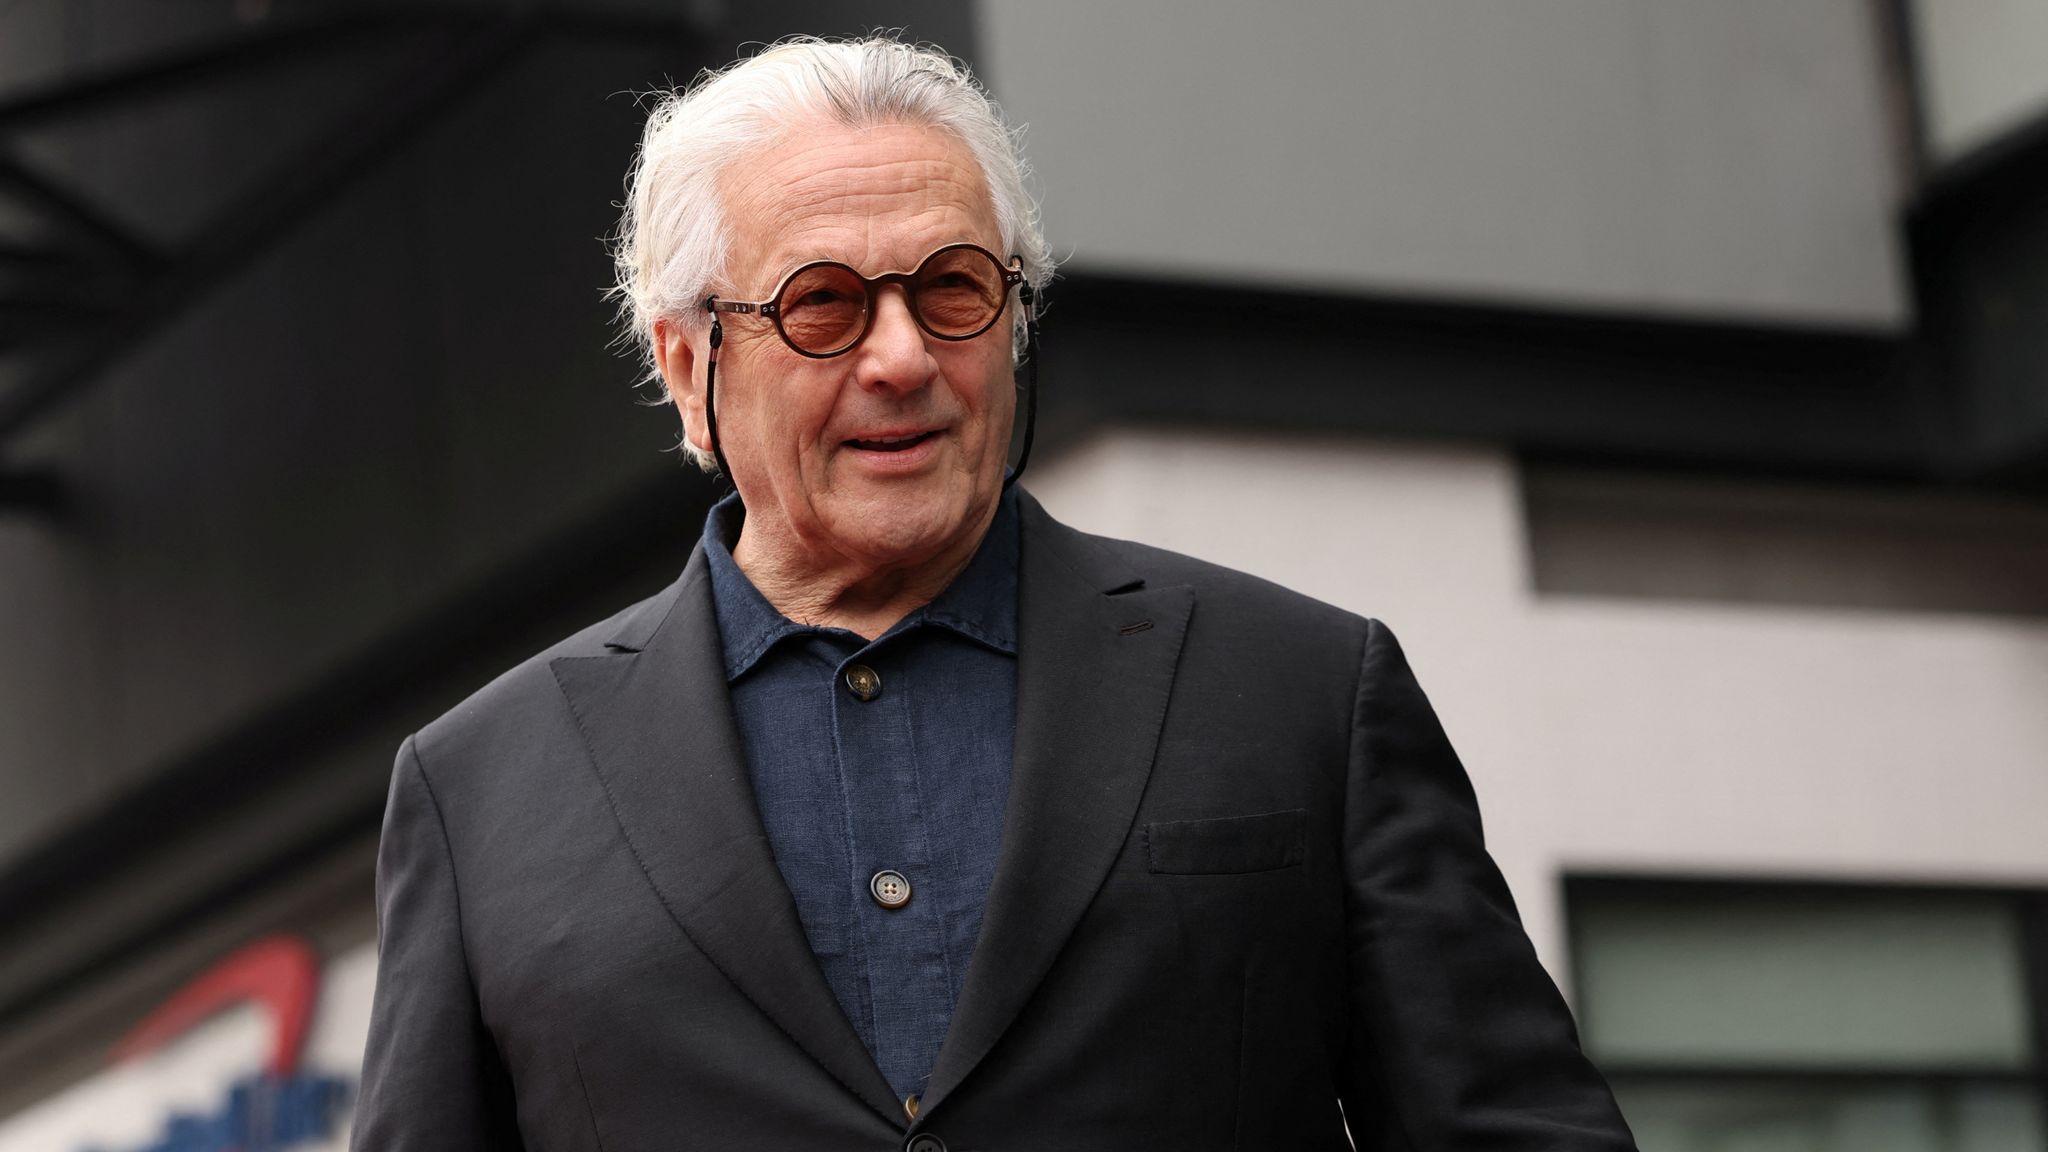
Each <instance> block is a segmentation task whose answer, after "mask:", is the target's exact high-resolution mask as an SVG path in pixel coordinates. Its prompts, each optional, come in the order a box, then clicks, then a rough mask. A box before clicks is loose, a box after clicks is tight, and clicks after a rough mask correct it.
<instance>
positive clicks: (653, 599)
mask: <svg viewBox="0 0 2048 1152" xmlns="http://www.w3.org/2000/svg"><path fill="white" fill-rule="evenodd" d="M682 583H683V581H682V580H681V579H678V580H677V581H676V582H675V583H672V584H670V585H669V586H668V587H666V588H664V589H662V590H661V591H660V592H657V593H655V594H654V595H652V596H649V597H648V598H647V599H645V600H641V601H639V602H637V603H635V604H632V605H629V606H628V607H626V608H623V609H621V610H619V611H618V612H615V613H613V614H612V615H610V616H608V617H606V618H605V619H603V620H600V621H598V622H597V623H595V624H592V625H589V626H588V627H586V628H583V629H580V630H578V631H577V632H575V633H573V634H571V635H569V636H567V637H564V638H563V639H561V640H558V641H556V642H555V643H553V644H551V645H549V646H548V647H546V648H544V649H542V650H540V651H539V652H536V653H534V654H533V655H531V656H529V657H527V658H526V659H524V660H522V661H520V662H519V663H517V664H515V665H513V666H512V667H511V668H508V669H506V670H505V671H504V672H502V673H499V674H498V676H497V677H496V678H494V679H492V680H491V682H490V683H488V684H486V685H484V686H483V687H482V688H479V689H477V690H476V691H475V692H472V693H470V695H469V697H468V698H467V699H465V700H463V701H462V702H461V703H460V704H457V705H456V706H455V707H453V708H450V709H449V710H448V711H447V712H444V713H442V714H441V716H439V717H438V718H436V719H435V720H433V721H432V722H430V723H428V724H427V725H425V726H424V727H422V728H421V729H420V730H419V732H418V733H417V734H415V736H414V738H413V739H414V745H415V747H416V748H417V749H418V751H419V755H420V759H421V761H422V763H423V764H424V765H426V766H429V767H432V766H435V765H440V764H446V763H449V762H451V761H456V762H459V761H466V760H473V759H476V758H478V756H477V754H478V753H483V754H485V755H486V756H489V755H492V754H493V753H494V752H512V751H515V750H518V749H521V748H532V747H536V746H538V745H540V744H542V743H544V742H545V738H546V737H548V736H549V735H551V734H552V733H556V732H566V731H568V730H569V728H570V726H572V725H573V723H574V719H573V717H571V716H570V715H569V713H568V708H567V704H566V703H565V701H564V700H563V698H562V694H561V690H560V688H559V687H558V686H557V684H556V681H555V674H554V670H553V668H552V667H551V665H552V664H553V663H554V662H555V661H556V660H559V659H563V658H565V657H567V658H582V657H592V656H603V655H605V654H607V653H609V652H613V651H616V650H617V649H618V646H619V644H620V643H621V642H625V643H632V642H633V641H634V640H635V639H636V638H640V637H644V636H645V635H646V634H647V633H649V632H651V631H653V629H654V628H655V627H656V626H657V625H659V624H660V623H661V621H662V620H663V618H665V617H666V616H667V615H668V613H669V611H670V610H671V609H672V608H673V607H674V606H675V602H676V599H677V596H678V595H679V593H680V591H681V587H682Z"/></svg>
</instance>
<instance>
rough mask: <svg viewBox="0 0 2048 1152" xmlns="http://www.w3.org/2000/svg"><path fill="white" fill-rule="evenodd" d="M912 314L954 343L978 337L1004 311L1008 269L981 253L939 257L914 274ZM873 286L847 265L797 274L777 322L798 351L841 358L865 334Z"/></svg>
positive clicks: (945, 252) (779, 299)
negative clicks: (833, 355)
mask: <svg viewBox="0 0 2048 1152" xmlns="http://www.w3.org/2000/svg"><path fill="white" fill-rule="evenodd" d="M907 291H908V294H909V303H910V308H911V313H912V315H914V316H915V317H916V318H917V322H918V324H919V325H921V326H922V327H923V328H924V330H925V331H927V332H930V333H931V334H932V335H934V336H938V337H941V338H943V339H949V340H964V339H967V338H968V337H971V336H976V335H979V334H980V333H981V332H983V331H985V330H986V329H987V328H988V326H989V325H990V324H992V323H994V322H995V319H996V317H997V316H998V315H999V314H1000V313H1001V312H1002V310H1003V303H1004V300H1005V297H1006V296H1007V294H1008V288H1007V286H1006V285H1005V284H1004V283H1003V269H1002V266H1001V265H1000V264H998V263H996V261H995V259H994V258H993V257H991V256H990V255H989V254H988V253H986V252H983V251H981V250H979V249H976V248H947V249H942V250H941V251H938V252H934V253H932V254H931V256H929V257H928V258H926V260H925V262H924V263H923V264H921V265H919V266H918V268H917V271H915V272H913V273H911V275H910V283H909V284H908V285H907ZM869 300H870V295H869V282H868V281H866V280H863V279H862V278H861V276H860V274H859V273H858V272H855V271H854V270H853V269H851V268H848V267H847V266H846V265H844V264H813V265H811V266H809V267H807V268H801V269H799V270H798V271H797V272H796V274H795V275H793V276H791V277H790V279H789V282H788V283H787V284H785V285H784V286H783V289H782V292H781V293H780V294H779V295H777V296H776V298H775V304H776V319H777V322H778V323H779V324H780V325H781V328H782V335H783V337H784V339H787V340H788V341H789V342H790V344H791V345H792V346H794V347H795V348H796V349H797V350H799V351H802V352H808V353H811V354H813V355H830V354H832V353H835V352H843V351H845V350H846V349H847V348H849V347H852V345H853V344H854V343H855V342H856V341H858V340H859V339H860V338H861V336H862V334H864V333H865V332H866V331H867V326H868V305H869Z"/></svg>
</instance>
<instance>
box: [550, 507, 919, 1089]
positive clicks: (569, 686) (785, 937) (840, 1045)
mask: <svg viewBox="0 0 2048 1152" xmlns="http://www.w3.org/2000/svg"><path fill="white" fill-rule="evenodd" d="M609 646H610V647H611V648H612V649H613V651H611V652H610V653H608V654H606V655H604V656H594V657H563V658H561V659H557V660H555V661H554V662H553V664H552V665H551V667H552V668H553V670H554V673H555V679H556V682H557V683H558V684H560V686H561V689H562V692H563V694H564V695H565V696H567V697H568V700H569V707H570V709H571V711H573V712H574V713H575V716H576V723H577V726H578V727H579V728H580V729H581V731H582V735H583V739H584V743H585V744H586V745H587V747H588V748H589V751H590V758H591V761H592V762H593V763H594V764H595V765H596V768H597V774H598V776H599V777H600V778H601V779H602V780H603V783H604V788H605V794H606V796H607V797H608V798H609V800H610V801H611V807H612V814H613V815H614V816H615V817H616V818H617V819H618V823H619V828H620V831H621V832H623V833H624V835H625V838H626V842H627V844H628V845H629V846H630V847H631V849H632V851H633V854H634V856H635V858H636V859H638V861H639V862H640V866H641V867H642V868H643V869H644V870H645V871H646V873H647V877H648V879H649V880H650V881H651V882H652V883H653V885H654V889H655V891H656V892H657V893H658V894H659V895H660V897H661V901H662V904H663V905H664V906H665V907H666V908H667V909H668V912H669V915H670V916H671V917H673V918H674V919H675V922H676V924H677V925H678V926H680V927H681V928H682V930H683V932H684V933H685V934H687V935H688V936H689V938H690V941H691V943H693V944H695V945H696V946H697V948H698V950H699V951H701V952H703V953H704V955H705V956H706V957H707V958H709V959H710V961H711V963H713V964H714V965H716V966H717V967H718V969H719V971H721V972H723V973H724V974H725V976H726V978H727V979H729V980H731V981H732V982H733V984H734V985H735V986H736V987H738V988H739V990H740V992H741V993H742V994H744V995H745V996H746V997H747V998H748V999H749V1000H751V1001H753V1002H754V1004H755V1006H756V1007H758V1008H760V1010H761V1011H762V1012H764V1013H766V1014H767V1015H768V1017H769V1018H770V1019H772V1020H774V1021H775V1023H776V1024H777V1025H778V1026H779V1027H781V1028H782V1030H783V1031H785V1032H787V1033H788V1034H789V1035H790V1036H791V1037H792V1038H793V1039H795V1040H796V1042H797V1043H798V1044H800V1045H801V1046H802V1047H803V1048H804V1050H805V1051H807V1052H809V1053H810V1055H811V1056H812V1058H814V1059H816V1060H817V1061H818V1063H819V1064H822V1065H823V1066H824V1067H825V1069H826V1070H827V1071H828V1072H830V1073H831V1074H832V1076H833V1077H834V1078H836V1079H837V1080H838V1081H839V1082H840V1083H842V1084H844V1085H846V1086H847V1087H848V1088H849V1089H851V1090H852V1091H853V1092H854V1093H855V1094H856V1095H858V1096H859V1097H861V1099H863V1100H866V1101H867V1102H868V1103H869V1104H870V1105H871V1106H873V1107H874V1108H875V1109H876V1110H877V1111H878V1112H880V1113H881V1114H882V1115H883V1116H885V1117H887V1118H888V1119H890V1120H891V1121H892V1122H897V1123H900V1122H901V1120H902V1115H903V1112H902V1106H901V1104H899V1103H898V1102H897V1100H896V1098H895V1093H894V1092H893V1091H891V1090H890V1088H889V1084H888V1082H887V1081H886V1080H885V1079H884V1078H883V1076H882V1073H881V1071H880V1070H879V1069H877V1068H876V1067H875V1063H874V1060H873V1058H872V1057H870V1056H869V1054H868V1051H867V1049H866V1047H865V1046H863V1045H862V1044H861V1041H860V1037H859V1035H858V1034H857V1033H855V1032H854V1030H853V1025H852V1024H850V1023H848V1022H847V1019H846V1015H845V1013H844V1012H843V1011H842V1010H841V1009H840V1007H839V1002H838V1000H836V999H835V998H834V997H833V995H832V991H831V988H830V987H829V986H828V985H827V984H826V983H825V977H824V974H823V973H822V972H821V971H820V970H819V968H818V963H817V959H816V957H815V956H813V955H812V953H811V947H810V942H809V940H808V939H807V938H806V937H805V936H804V930H803V924H802V922H801V921H800V920H798V918H797V912H796V901H795V899H794V898H793V897H791V895H790V893H789V888H788V886H787V885H786V884H785V883H784V882H783V879H782V873H781V871H780V870H779V869H778V868H777V867H776V865H775V858H774V855H773V853H772V852H771V850H770V848H769V844H768V836H767V833H766V831H765V830H764V829H763V828H762V825H761V817H760V812H759V810H758V809H757V808H756V807H755V804H754V791H753V785H752V783H751V781H750V779H749V777H748V773H747V767H746V759H745V757H744V755H743V754H742V752H741V749H740V739H739V732H738V729H737V728H736V726H735V724H734V721H733V716H732V704H731V697H730V696H729V694H728V693H727V691H726V681H725V670H724V664H723V662H722V660H721V659H720V655H719V639H718V620H717V615H716V610H715V609H714V607H713V604H712V598H711V578H710V572H709V570H708V568H707V567H706V565H705V563H704V555H703V550H702V548H701V547H700V548H699V549H698V551H697V553H696V554H695V555H693V556H692V557H691V559H690V563H689V566H688V567H687V568H685V569H684V571H683V575H682V579H681V580H679V581H677V583H676V584H675V585H674V586H672V587H671V588H670V589H669V591H668V592H666V593H664V594H662V595H661V596H659V597H656V598H655V600H653V601H650V602H649V603H648V604H647V605H646V606H645V607H644V608H643V609H642V611H641V612H639V613H638V614H636V615H635V616H633V617H632V618H629V619H628V620H627V622H626V623H625V625H624V626H623V627H621V628H620V629H619V631H618V632H617V633H615V634H614V636H613V637H612V639H611V641H610V642H609Z"/></svg>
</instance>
